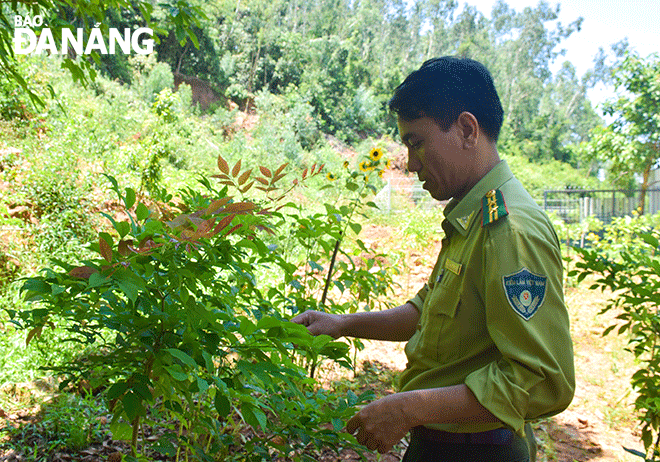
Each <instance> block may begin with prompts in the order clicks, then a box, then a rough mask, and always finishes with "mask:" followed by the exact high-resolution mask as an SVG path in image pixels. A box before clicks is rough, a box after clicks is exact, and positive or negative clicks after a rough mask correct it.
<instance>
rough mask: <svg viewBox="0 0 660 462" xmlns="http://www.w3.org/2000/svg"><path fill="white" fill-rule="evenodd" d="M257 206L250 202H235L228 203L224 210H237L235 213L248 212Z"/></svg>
mask: <svg viewBox="0 0 660 462" xmlns="http://www.w3.org/2000/svg"><path fill="white" fill-rule="evenodd" d="M256 207H257V206H256V205H254V204H253V203H252V202H235V203H233V204H229V205H228V206H227V207H225V210H224V211H225V212H237V213H243V212H249V211H251V210H254V209H255V208H256Z"/></svg>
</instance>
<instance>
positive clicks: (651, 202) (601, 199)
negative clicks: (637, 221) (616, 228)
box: [543, 189, 660, 223]
mask: <svg viewBox="0 0 660 462" xmlns="http://www.w3.org/2000/svg"><path fill="white" fill-rule="evenodd" d="M641 192H642V191H641V190H640V189H633V190H618V189H551V190H546V191H544V192H543V208H544V209H545V211H546V212H550V211H552V212H555V213H556V214H557V215H558V216H559V217H561V218H562V219H563V220H564V221H565V222H566V223H581V222H582V221H583V220H585V219H586V218H587V217H594V218H598V219H599V220H600V221H602V222H604V223H610V222H611V221H612V218H614V217H621V216H624V215H630V214H631V213H632V211H633V210H635V209H637V207H638V206H639V201H640V197H641V196H640V194H641ZM658 211H660V189H647V190H646V197H645V199H644V213H647V214H654V213H657V212H658Z"/></svg>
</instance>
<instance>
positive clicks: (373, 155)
mask: <svg viewBox="0 0 660 462" xmlns="http://www.w3.org/2000/svg"><path fill="white" fill-rule="evenodd" d="M381 157H383V150H382V149H381V148H373V149H372V150H371V152H370V153H369V158H370V159H371V160H372V161H374V162H378V161H379V160H380V158H381Z"/></svg>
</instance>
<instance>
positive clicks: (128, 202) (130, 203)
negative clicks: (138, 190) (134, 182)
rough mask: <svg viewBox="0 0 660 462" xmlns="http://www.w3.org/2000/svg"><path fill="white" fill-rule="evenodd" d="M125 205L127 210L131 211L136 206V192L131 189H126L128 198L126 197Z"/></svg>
mask: <svg viewBox="0 0 660 462" xmlns="http://www.w3.org/2000/svg"><path fill="white" fill-rule="evenodd" d="M124 204H125V205H126V209H130V208H131V207H133V205H134V204H135V191H134V190H132V189H131V188H126V196H125V197H124Z"/></svg>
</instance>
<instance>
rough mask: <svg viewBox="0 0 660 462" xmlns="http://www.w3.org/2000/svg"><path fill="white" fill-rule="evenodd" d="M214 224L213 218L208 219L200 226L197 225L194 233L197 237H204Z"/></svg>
mask: <svg viewBox="0 0 660 462" xmlns="http://www.w3.org/2000/svg"><path fill="white" fill-rule="evenodd" d="M214 223H215V218H209V219H208V220H205V221H203V222H202V224H201V225H199V227H198V228H197V231H196V233H195V234H196V235H197V237H206V236H207V235H208V233H209V231H211V229H213V224H214Z"/></svg>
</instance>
